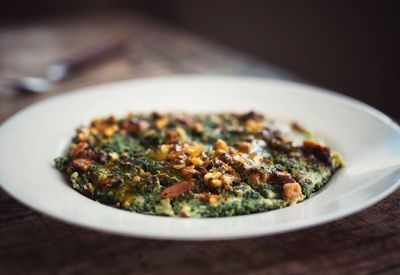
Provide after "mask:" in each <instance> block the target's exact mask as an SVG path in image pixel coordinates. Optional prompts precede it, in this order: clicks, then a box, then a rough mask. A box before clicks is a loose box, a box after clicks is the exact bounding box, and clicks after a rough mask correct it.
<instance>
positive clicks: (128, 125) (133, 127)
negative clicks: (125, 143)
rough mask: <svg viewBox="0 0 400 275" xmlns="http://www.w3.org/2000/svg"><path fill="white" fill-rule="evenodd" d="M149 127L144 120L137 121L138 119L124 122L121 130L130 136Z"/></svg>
mask: <svg viewBox="0 0 400 275" xmlns="http://www.w3.org/2000/svg"><path fill="white" fill-rule="evenodd" d="M149 127H150V125H149V123H148V122H147V121H145V120H138V119H133V120H129V121H125V122H124V123H123V124H122V126H121V128H122V129H124V130H125V131H127V132H128V133H130V134H134V133H138V132H139V133H143V132H145V131H146V130H147V129H149Z"/></svg>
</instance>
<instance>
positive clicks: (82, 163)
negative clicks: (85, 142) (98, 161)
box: [72, 159, 92, 172]
mask: <svg viewBox="0 0 400 275" xmlns="http://www.w3.org/2000/svg"><path fill="white" fill-rule="evenodd" d="M72 164H73V165H74V166H75V167H76V168H78V169H79V170H81V171H82V172H86V171H87V170H89V168H90V166H92V161H91V160H89V159H75V160H74V161H73V162H72Z"/></svg>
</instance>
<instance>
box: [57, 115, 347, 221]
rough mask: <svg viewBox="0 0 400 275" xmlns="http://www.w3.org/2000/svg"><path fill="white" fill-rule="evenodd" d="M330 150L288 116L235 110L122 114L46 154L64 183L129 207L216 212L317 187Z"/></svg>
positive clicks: (279, 203) (336, 161)
mask: <svg viewBox="0 0 400 275" xmlns="http://www.w3.org/2000/svg"><path fill="white" fill-rule="evenodd" d="M342 164H343V162H342V160H341V157H340V155H339V154H338V153H336V152H333V151H332V150H330V149H329V148H328V147H327V146H325V145H323V144H321V143H319V142H317V141H315V140H313V139H312V136H311V134H310V133H309V132H308V131H307V130H305V129H304V128H302V127H301V126H300V125H298V124H297V123H293V124H291V125H284V126H282V125H280V124H278V123H276V122H275V121H273V120H271V119H268V118H266V117H264V116H263V115H261V114H259V113H256V112H248V113H244V114H237V113H220V114H193V115H188V114H180V113H177V114H172V113H152V114H128V115H127V116H125V117H123V118H120V119H116V118H115V117H108V118H99V119H95V120H93V121H92V122H91V124H90V125H88V126H82V127H80V128H78V129H77V132H76V135H75V137H74V138H73V140H72V142H71V147H70V149H69V151H68V154H66V155H65V156H61V157H59V158H57V159H55V165H56V167H57V169H59V170H60V171H62V172H63V173H64V174H65V175H66V176H67V178H68V181H69V183H70V184H71V186H72V188H74V189H76V190H77V191H79V192H80V193H82V194H84V195H86V196H88V197H89V198H92V199H93V200H96V201H99V202H101V203H104V204H107V205H112V206H115V207H118V208H122V209H126V210H129V211H133V212H137V213H143V214H149V215H165V216H179V217H226V216H234V215H244V214H250V213H257V212H263V211H268V210H272V209H277V208H281V207H284V206H288V205H291V204H295V203H297V202H300V201H302V200H304V199H306V198H307V197H309V196H310V194H311V193H313V192H315V191H317V190H318V189H320V188H321V187H322V186H323V185H324V184H325V183H326V182H327V181H328V180H329V179H330V177H331V176H332V175H333V173H334V172H335V171H336V170H337V169H338V168H340V167H341V166H342Z"/></svg>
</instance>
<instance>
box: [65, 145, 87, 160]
mask: <svg viewBox="0 0 400 275" xmlns="http://www.w3.org/2000/svg"><path fill="white" fill-rule="evenodd" d="M71 146H72V150H71V152H70V153H69V155H70V157H71V158H76V157H79V156H80V155H81V154H83V153H84V152H85V151H87V150H88V149H89V144H88V143H86V142H79V143H78V144H72V145H71Z"/></svg>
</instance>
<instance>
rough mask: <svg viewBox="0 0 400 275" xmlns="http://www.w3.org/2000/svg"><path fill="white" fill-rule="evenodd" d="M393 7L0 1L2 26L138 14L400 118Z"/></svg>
mask: <svg viewBox="0 0 400 275" xmlns="http://www.w3.org/2000/svg"><path fill="white" fill-rule="evenodd" d="M399 6H400V5H399V4H398V1H261V0H260V1H256V0H253V1H229V0H216V1H184V0H168V1H133V0H100V1H99V0H85V1H72V0H58V1H54V0H36V1H29V0H25V1H22V0H19V1H16V0H14V1H10V0H5V1H4V0H3V1H2V8H1V9H0V18H1V19H0V20H1V24H2V26H8V25H13V24H14V25H15V24H24V22H32V21H35V20H42V19H43V18H55V17H60V16H64V15H68V14H80V15H85V14H93V13H96V12H102V11H110V10H120V11H124V12H126V13H143V14H146V15H148V16H150V17H155V18H157V19H158V20H161V21H164V22H167V23H168V24H171V25H173V26H176V27H178V28H182V29H186V30H188V31H191V32H194V33H196V34H199V35H201V36H203V37H205V38H207V39H210V40H212V41H216V42H218V43H221V44H222V45H225V46H228V47H231V48H233V49H236V50H239V51H242V52H245V53H248V54H250V55H252V56H254V57H255V58H257V59H258V60H260V61H262V62H270V63H273V64H277V65H279V66H281V67H283V68H285V69H287V70H289V71H291V72H293V73H294V74H296V75H298V76H299V77H300V78H302V79H304V80H305V81H307V82H310V83H314V84H316V85H319V86H322V87H326V88H329V89H332V90H336V91H339V92H342V93H345V94H348V95H350V96H353V97H356V98H359V99H361V100H362V101H365V102H367V103H369V104H371V105H373V106H374V107H376V108H378V109H380V110H382V111H384V112H386V113H387V114H389V115H391V116H393V117H400V112H399V107H398V105H399V102H400V101H399V99H400V91H399V88H398V78H399V72H400V70H399V61H400V58H399V57H400V54H399V49H400V47H399V46H400V39H399V26H400V12H399Z"/></svg>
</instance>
